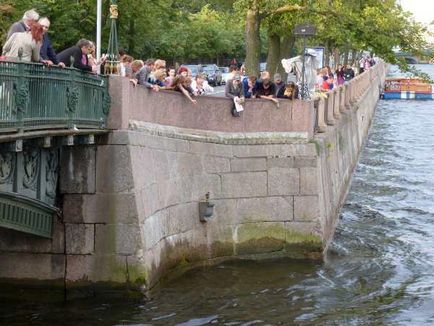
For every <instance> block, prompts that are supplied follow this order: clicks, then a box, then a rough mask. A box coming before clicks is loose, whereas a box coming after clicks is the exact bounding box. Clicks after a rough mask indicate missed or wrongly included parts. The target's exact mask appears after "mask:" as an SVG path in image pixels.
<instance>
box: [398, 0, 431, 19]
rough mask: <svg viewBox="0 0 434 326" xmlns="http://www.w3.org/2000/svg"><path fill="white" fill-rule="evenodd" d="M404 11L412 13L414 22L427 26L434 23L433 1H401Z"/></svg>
mask: <svg viewBox="0 0 434 326" xmlns="http://www.w3.org/2000/svg"><path fill="white" fill-rule="evenodd" d="M401 6H402V8H403V9H404V10H406V11H410V12H411V13H413V15H414V17H415V18H416V21H419V22H421V23H425V24H429V23H431V22H432V21H434V1H433V0H401Z"/></svg>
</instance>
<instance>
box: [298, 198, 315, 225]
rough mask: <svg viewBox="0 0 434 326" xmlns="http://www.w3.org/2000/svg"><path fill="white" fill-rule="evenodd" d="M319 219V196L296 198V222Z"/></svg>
mask: <svg viewBox="0 0 434 326" xmlns="http://www.w3.org/2000/svg"><path fill="white" fill-rule="evenodd" d="M319 218H320V210H319V200H318V196H294V220H295V221H316V220H318V219H319Z"/></svg>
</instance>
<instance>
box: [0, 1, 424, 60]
mask: <svg viewBox="0 0 434 326" xmlns="http://www.w3.org/2000/svg"><path fill="white" fill-rule="evenodd" d="M109 4H110V0H103V34H102V35H103V40H102V41H103V43H102V44H103V49H102V50H103V51H104V47H105V46H106V45H107V43H108V36H109V20H108V8H109ZM118 6H119V19H118V34H119V45H120V47H122V48H125V49H126V50H127V51H128V52H129V53H130V54H132V55H133V56H134V57H136V58H149V57H154V58H157V57H160V58H165V59H166V60H168V61H169V62H170V61H171V62H175V61H178V62H188V61H190V60H196V61H202V62H205V61H213V62H215V61H216V60H218V59H219V58H220V59H221V58H232V57H236V58H244V56H245V55H246V53H245V48H246V46H245V44H246V43H248V42H249V38H250V39H253V36H254V34H245V26H246V18H247V13H250V14H252V13H256V14H255V15H256V16H255V17H254V19H256V20H257V24H258V25H260V26H261V28H260V29H259V32H258V31H256V30H255V31H253V33H259V36H258V39H260V40H261V42H260V43H261V44H259V45H258V46H257V45H255V47H257V49H254V50H255V51H259V52H260V53H259V55H257V56H253V57H252V58H255V60H257V58H259V57H264V56H265V55H266V51H268V50H270V51H275V50H276V49H267V42H266V40H267V37H268V35H273V36H276V35H278V36H279V37H280V39H281V48H285V43H284V42H290V40H291V36H292V31H293V29H294V26H295V25H297V24H299V23H301V22H310V23H312V24H314V25H315V26H316V29H317V35H316V36H315V37H314V38H310V39H309V44H311V45H313V44H315V45H323V46H326V47H327V49H329V51H334V50H336V51H338V52H340V53H342V52H344V51H346V52H354V53H358V52H360V51H370V52H373V53H375V54H376V55H379V56H381V57H383V58H385V59H386V60H387V61H389V62H391V63H400V62H399V60H398V59H397V58H396V56H395V55H394V52H393V51H392V49H394V48H399V49H401V50H402V51H405V52H408V53H412V54H416V55H417V54H420V51H421V49H422V48H424V47H426V44H425V43H424V39H423V37H422V35H423V33H424V32H425V28H424V27H423V26H421V25H420V24H418V23H416V22H414V21H413V20H412V19H411V17H410V15H409V14H408V13H405V12H404V11H403V10H402V8H401V7H400V6H398V5H397V4H396V1H395V0H365V1H362V0H189V1H179V0H176V1H175V0H158V1H155V0H128V1H125V0H119V1H118ZM30 8H35V9H37V10H38V11H39V13H40V14H41V15H42V16H48V17H49V18H50V20H51V28H50V32H49V33H50V37H51V40H52V42H53V45H54V47H55V48H56V49H57V50H58V51H59V50H61V49H64V48H66V47H69V46H71V45H73V44H75V43H76V42H77V40H79V39H80V38H88V39H91V40H95V34H96V31H95V25H96V0H19V1H16V0H1V3H0V41H1V42H0V43H3V42H4V38H5V34H6V32H7V30H8V28H9V26H10V25H11V24H12V23H13V22H14V21H17V20H19V19H20V18H21V16H22V14H23V12H24V11H26V10H28V9H30ZM251 33H252V32H251ZM253 44H257V42H256V43H253ZM287 44H290V43H287ZM291 46H292V43H291ZM295 52H296V51H292V53H295ZM297 52H299V51H297ZM286 53H288V51H286ZM246 57H249V56H246ZM252 66H254V64H252Z"/></svg>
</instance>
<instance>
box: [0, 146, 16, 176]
mask: <svg viewBox="0 0 434 326" xmlns="http://www.w3.org/2000/svg"><path fill="white" fill-rule="evenodd" d="M14 169H15V157H14V155H13V153H11V152H0V184H3V183H7V182H9V181H10V180H11V178H12V175H13V173H14Z"/></svg>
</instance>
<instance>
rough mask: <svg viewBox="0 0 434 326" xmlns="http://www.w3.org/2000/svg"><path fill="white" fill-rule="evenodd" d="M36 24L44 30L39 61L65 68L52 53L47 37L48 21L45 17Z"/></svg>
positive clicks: (54, 52) (53, 52)
mask: <svg viewBox="0 0 434 326" xmlns="http://www.w3.org/2000/svg"><path fill="white" fill-rule="evenodd" d="M38 23H39V24H40V25H41V26H42V28H43V29H44V38H43V39H42V46H41V51H40V53H39V54H40V55H41V59H42V60H45V61H46V62H47V64H48V65H52V64H55V65H60V66H62V67H65V64H64V63H62V62H60V64H59V60H57V56H56V51H54V49H53V47H52V46H51V42H50V38H49V37H48V29H49V28H50V20H49V19H48V18H47V17H42V18H40V19H39V21H38Z"/></svg>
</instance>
